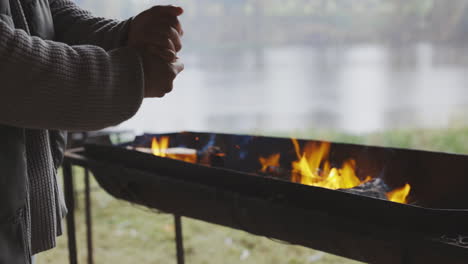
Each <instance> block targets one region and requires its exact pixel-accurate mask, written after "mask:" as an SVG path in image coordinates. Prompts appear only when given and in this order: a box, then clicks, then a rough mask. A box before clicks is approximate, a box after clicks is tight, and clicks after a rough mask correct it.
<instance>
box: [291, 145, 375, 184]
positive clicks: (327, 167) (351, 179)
mask: <svg viewBox="0 0 468 264" xmlns="http://www.w3.org/2000/svg"><path fill="white" fill-rule="evenodd" d="M292 142H293V145H294V149H295V150H296V154H297V157H298V160H297V161H294V162H293V164H292V168H293V177H292V180H293V181H294V182H299V183H302V184H305V185H312V186H317V187H323V188H327V189H332V190H336V189H351V188H354V187H356V186H359V185H361V184H362V183H364V182H366V181H368V180H369V179H366V180H364V181H362V180H360V179H359V178H358V177H357V175H356V169H355V168H356V162H355V161H354V160H352V159H350V160H347V161H345V162H344V163H343V165H342V166H341V168H334V167H332V166H331V164H330V161H328V160H327V159H328V155H329V153H330V147H331V144H330V143H328V142H324V143H313V142H310V143H308V144H306V145H305V146H304V149H303V150H302V152H301V149H300V147H299V143H298V142H297V140H296V139H292Z"/></svg>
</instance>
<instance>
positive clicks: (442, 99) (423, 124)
mask: <svg viewBox="0 0 468 264" xmlns="http://www.w3.org/2000/svg"><path fill="white" fill-rule="evenodd" d="M180 57H181V58H182V59H183V61H184V63H185V71H184V72H183V73H182V74H181V75H180V76H179V77H178V78H177V80H176V82H175V89H174V91H173V92H172V93H170V94H168V95H167V96H166V97H164V98H163V99H146V100H145V102H144V103H143V106H142V107H141V109H140V111H139V112H138V113H137V114H136V115H135V116H134V117H133V118H132V119H130V120H129V121H127V122H125V123H123V124H121V125H120V126H119V128H122V129H132V130H135V131H136V132H138V133H141V132H169V131H180V130H192V131H217V132H240V131H242V132H259V133H262V132H265V131H267V132H269V133H271V132H281V133H284V132H286V133H287V132H294V131H301V130H310V129H331V130H337V131H341V132H348V133H367V132H373V131H381V130H388V129H397V128H441V127H448V126H453V125H465V124H466V125H468V118H467V117H466V113H468V88H467V84H468V49H467V48H463V47H447V46H433V45H430V44H427V43H420V44H414V45H408V46H404V47H401V46H400V47H392V46H382V45H372V44H369V45H347V46H334V47H317V46H278V47H264V48H245V47H244V48H229V49H228V48H215V49H205V50H195V49H192V50H187V51H183V53H181V54H180Z"/></svg>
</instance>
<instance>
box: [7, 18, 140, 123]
mask: <svg viewBox="0 0 468 264" xmlns="http://www.w3.org/2000/svg"><path fill="white" fill-rule="evenodd" d="M0 83H1V84H0V123H1V124H5V125H10V126H16V127H25V128H40V129H60V130H97V129H101V128H104V127H108V126H112V125H116V124H118V123H120V122H123V121H125V120H126V119H128V118H130V117H131V116H133V115H134V114H135V113H136V111H137V110H138V108H139V107H140V105H141V102H142V100H143V69H142V65H141V60H140V58H139V55H138V53H137V52H136V51H135V50H133V49H131V48H127V47H123V48H119V49H115V50H112V51H110V52H106V51H105V50H103V49H102V48H100V47H96V46H86V45H82V46H68V45H66V44H62V43H58V42H53V41H44V40H42V39H40V38H37V37H31V36H28V35H27V34H26V33H25V32H24V31H22V30H15V29H12V28H11V27H9V26H8V25H7V24H5V23H4V22H2V21H1V20H0Z"/></svg>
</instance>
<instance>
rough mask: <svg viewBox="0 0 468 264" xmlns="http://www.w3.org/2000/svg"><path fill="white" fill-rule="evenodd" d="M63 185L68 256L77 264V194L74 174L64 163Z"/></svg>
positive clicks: (71, 263) (72, 263) (66, 163)
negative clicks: (75, 192) (66, 210)
mask: <svg viewBox="0 0 468 264" xmlns="http://www.w3.org/2000/svg"><path fill="white" fill-rule="evenodd" d="M63 185H64V190H65V203H66V204H67V208H68V214H67V236H68V254H69V259H70V264H77V263H78V258H77V251H76V234H75V231H76V230H75V194H74V188H73V172H72V166H71V164H70V163H69V162H64V163H63Z"/></svg>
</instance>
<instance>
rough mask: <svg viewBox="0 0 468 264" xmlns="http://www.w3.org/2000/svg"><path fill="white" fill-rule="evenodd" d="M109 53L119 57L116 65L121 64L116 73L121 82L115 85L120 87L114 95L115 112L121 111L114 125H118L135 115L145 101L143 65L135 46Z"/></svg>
mask: <svg viewBox="0 0 468 264" xmlns="http://www.w3.org/2000/svg"><path fill="white" fill-rule="evenodd" d="M109 55H111V57H114V58H119V59H118V60H119V61H116V64H115V65H120V66H121V67H118V69H117V71H116V72H115V74H117V75H119V78H116V80H119V82H120V83H119V84H115V86H116V87H119V88H120V89H119V92H118V93H117V94H116V95H115V97H114V100H113V101H114V102H112V106H113V107H114V111H113V112H114V113H119V118H117V120H115V121H116V122H115V123H114V124H112V125H117V124H120V123H121V122H123V121H125V120H127V119H129V118H131V117H132V116H134V115H135V114H136V112H137V111H138V109H139V108H140V106H141V104H142V102H143V98H144V77H143V65H142V60H141V58H140V55H139V53H138V52H137V51H136V50H135V49H133V48H129V47H122V48H118V49H115V50H112V51H110V52H109ZM113 55H116V56H113ZM116 77H117V76H116Z"/></svg>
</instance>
